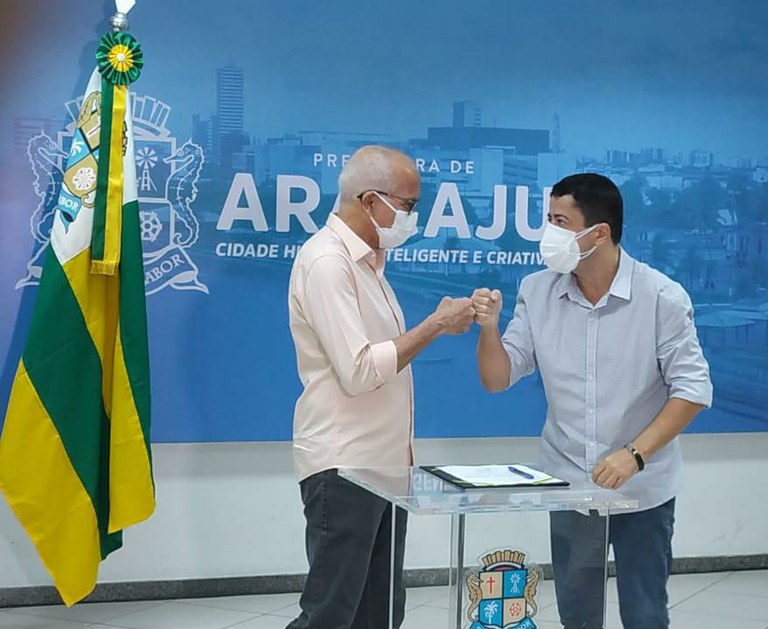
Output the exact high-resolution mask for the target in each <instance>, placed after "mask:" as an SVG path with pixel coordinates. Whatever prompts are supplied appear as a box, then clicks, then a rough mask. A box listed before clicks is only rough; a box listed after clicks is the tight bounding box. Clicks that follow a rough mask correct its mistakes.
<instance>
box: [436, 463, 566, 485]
mask: <svg viewBox="0 0 768 629" xmlns="http://www.w3.org/2000/svg"><path fill="white" fill-rule="evenodd" d="M510 468H513V469H515V470H517V471H518V472H523V473H524V474H529V475H530V476H532V477H533V478H526V477H525V476H523V475H522V474H518V473H516V472H514V471H512V469H510ZM437 469H439V470H441V471H443V472H446V473H447V474H450V475H451V476H453V477H454V478H456V479H457V480H460V481H464V482H466V483H471V484H472V485H482V486H484V487H500V486H514V485H522V486H527V485H537V486H538V485H551V484H553V483H562V482H563V481H562V480H560V479H559V478H555V477H554V476H551V475H550V474H547V473H546V472H540V471H538V470H534V469H533V468H530V467H528V466H526V465H445V466H441V467H438V468H437Z"/></svg>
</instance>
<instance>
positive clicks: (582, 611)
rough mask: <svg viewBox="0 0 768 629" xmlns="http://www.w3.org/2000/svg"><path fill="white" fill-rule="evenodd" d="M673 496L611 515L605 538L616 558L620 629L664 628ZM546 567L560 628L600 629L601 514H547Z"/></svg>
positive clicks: (603, 557) (601, 588) (603, 555)
mask: <svg viewBox="0 0 768 629" xmlns="http://www.w3.org/2000/svg"><path fill="white" fill-rule="evenodd" d="M674 521H675V499H674V498H673V499H672V500H670V501H669V502H666V503H664V504H663V505H660V506H658V507H656V508H654V509H649V510H647V511H638V512H636V513H624V514H618V515H612V516H611V517H610V526H609V527H608V528H609V530H608V539H609V543H610V544H611V545H612V546H613V555H614V558H615V560H616V585H617V587H618V591H619V611H620V613H621V623H622V625H623V626H624V629H667V628H668V627H669V615H668V613H667V603H668V599H667V579H668V578H669V571H670V568H671V565H672V532H673V528H674ZM550 525H551V543H552V567H553V569H554V573H555V592H556V595H557V607H558V611H559V613H560V622H561V623H562V624H563V626H564V627H565V629H602V627H603V604H604V579H605V571H604V570H605V568H604V565H605V564H604V562H605V556H606V550H607V549H606V545H605V526H606V520H605V518H604V517H601V516H599V515H597V513H591V514H590V515H589V516H585V515H581V514H580V513H577V512H575V511H559V512H553V513H551V514H550Z"/></svg>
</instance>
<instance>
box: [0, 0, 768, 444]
mask: <svg viewBox="0 0 768 629" xmlns="http://www.w3.org/2000/svg"><path fill="white" fill-rule="evenodd" d="M95 9H96V10H95ZM0 11H2V15H1V16H0V18H1V19H0V23H2V26H0V29H1V30H0V53H1V54H2V59H1V61H2V62H1V63H0V85H2V92H3V98H2V102H0V251H1V252H2V253H1V257H0V357H2V359H3V370H2V374H1V375H0V414H2V415H4V412H5V405H6V403H7V398H8V393H9V391H10V386H11V382H12V379H13V372H14V370H15V366H16V363H17V361H18V358H19V355H20V352H21V349H22V347H23V342H24V338H25V332H26V326H27V321H28V318H29V313H30V309H31V305H32V302H33V298H34V293H35V285H36V283H37V275H36V274H37V273H38V272H39V266H40V261H39V256H40V254H41V252H43V251H44V250H45V245H46V238H47V229H49V227H50V225H48V224H47V221H46V220H45V218H44V217H45V215H46V210H49V209H50V207H51V206H50V202H49V201H48V200H47V199H46V196H45V195H46V190H47V186H48V184H49V182H50V181H51V180H52V179H55V178H56V177H58V176H60V175H61V166H62V162H61V155H62V154H63V152H64V151H66V150H67V148H68V141H69V140H68V130H69V129H71V123H72V117H71V116H72V114H73V112H74V111H76V108H77V103H76V99H77V98H78V97H79V96H80V95H81V93H82V91H83V89H84V87H85V84H86V82H87V78H88V75H89V74H90V72H91V70H92V66H93V61H92V55H93V51H94V50H95V46H96V41H97V39H98V37H99V36H100V35H101V34H102V33H103V32H104V30H105V29H106V26H107V18H108V17H109V15H110V14H111V13H112V12H113V3H112V2H111V1H105V2H102V3H94V2H93V0H69V1H68V2H67V3H61V2H56V3H54V2H49V1H47V0H25V2H24V3H23V4H22V3H13V6H12V8H11V3H2V5H1V8H0ZM11 13H13V15H10V14H11ZM131 20H132V29H131V30H132V32H133V33H134V34H135V35H136V36H137V37H138V38H139V39H140V41H141V42H142V44H143V47H144V51H145V56H146V67H145V70H144V72H143V74H142V77H141V79H140V80H139V82H138V83H137V84H136V85H135V89H134V99H133V101H132V107H133V112H134V117H135V121H136V122H135V126H136V131H137V166H138V173H139V181H140V196H141V203H142V206H141V207H142V230H143V231H142V236H143V239H144V245H145V264H146V278H147V280H146V283H147V293H148V309H149V327H150V336H151V338H150V341H151V356H152V376H153V397H154V400H153V413H154V425H153V439H154V440H155V441H233V440H251V439H255V440H278V439H288V438H290V432H291V420H292V412H293V405H294V402H295V399H296V397H297V395H298V394H299V392H300V385H299V381H298V378H297V375H296V367H295V358H294V353H293V347H292V344H291V340H290V335H289V331H288V325H287V304H286V298H287V282H288V275H289V272H290V265H291V262H292V259H293V256H294V255H295V252H296V247H297V246H298V245H300V244H301V243H302V242H303V241H305V240H306V239H307V238H308V237H309V235H310V234H311V233H312V232H314V231H315V230H316V229H317V227H318V226H322V225H323V223H324V222H325V219H326V217H327V215H328V213H329V212H330V211H331V209H332V208H333V206H334V203H335V200H336V193H337V185H336V178H337V176H338V173H339V169H340V167H341V165H342V164H343V162H344V159H345V156H349V155H350V154H351V153H352V152H354V150H355V149H356V148H357V147H359V146H361V145H363V144H367V143H372V142H375V143H382V144H387V145H390V146H393V147H397V148H400V149H402V150H404V151H406V152H407V153H409V154H411V155H412V156H413V157H414V158H416V159H417V163H418V165H419V167H420V169H421V170H422V177H423V189H422V199H423V202H422V204H421V210H420V221H419V222H420V234H419V236H418V237H417V238H415V239H414V240H413V241H411V242H410V243H409V244H408V245H407V246H406V247H404V248H403V249H401V250H399V251H398V252H397V253H396V254H393V255H392V256H391V259H390V265H389V267H388V274H389V277H390V278H391V281H392V284H393V285H394V287H395V289H396V291H397V292H398V294H399V296H400V300H401V303H402V305H403V309H404V310H405V313H406V317H407V319H408V320H409V322H410V323H411V324H413V323H416V322H418V321H419V320H421V319H422V318H423V317H424V316H426V315H427V314H428V313H429V312H430V311H431V310H432V309H433V308H434V307H435V305H436V303H437V302H438V301H439V298H440V297H441V296H442V295H444V294H450V295H467V294H469V293H470V292H471V290H472V289H473V288H475V287H477V286H480V285H484V286H494V287H499V288H501V289H502V290H503V291H504V293H505V298H506V303H507V304H508V305H509V306H511V305H512V304H513V303H514V297H515V293H516V291H517V287H518V286H519V282H520V279H521V278H522V277H523V276H524V275H526V274H528V273H530V272H533V271H536V270H538V269H540V268H542V267H541V266H540V260H539V259H538V257H537V255H536V251H537V249H538V239H539V238H540V234H541V227H542V214H543V213H544V212H545V211H546V202H547V198H548V191H547V188H548V187H549V186H551V185H552V184H553V183H555V182H556V181H557V180H558V179H559V178H561V177H562V176H564V175H567V174H570V173H572V172H577V171H599V172H602V173H605V174H607V175H609V176H610V177H611V178H612V179H613V180H614V181H615V182H616V183H617V184H618V185H619V186H620V187H621V189H622V192H623V194H624V197H625V203H626V227H625V237H624V242H623V244H624V246H625V248H626V249H627V250H628V251H629V253H630V254H632V255H633V256H635V257H637V258H639V259H641V260H644V261H647V262H648V263H650V264H651V265H653V266H655V267H656V268H659V269H660V270H662V271H663V272H665V273H667V274H669V275H671V276H672V277H673V278H675V279H676V280H677V281H679V282H680V283H681V284H683V285H684V286H685V287H686V289H687V290H688V291H689V292H690V294H691V296H692V298H693V301H694V303H695V307H696V322H697V326H698V330H699V335H700V338H701V340H702V343H703V345H704V347H705V351H706V354H707V357H708V359H709V361H710V364H711V366H712V375H713V380H714V384H715V405H714V408H713V409H712V410H710V411H708V412H706V413H704V414H702V416H701V417H700V418H699V419H698V420H697V421H696V422H695V424H694V425H693V426H692V430H693V431H700V432H720V431H757V430H766V429H768V410H767V409H768V352H767V351H766V349H767V348H768V291H767V290H766V289H767V288H768V226H767V225H766V219H767V217H768V183H766V182H768V146H767V145H766V144H767V141H768V116H766V115H765V112H766V110H767V108H768V83H767V82H766V81H765V77H766V76H768V39H766V37H765V35H764V34H765V32H766V31H768V4H766V3H765V2H764V1H763V0H742V1H740V2H738V3H722V2H715V1H714V0H678V1H677V2H674V3H668V2H645V3H642V5H639V4H638V3H620V2H615V0H586V1H584V2H579V3H573V2H570V1H569V0H550V1H549V2H546V3H542V2H535V1H533V0H521V1H517V2H509V1H507V0H483V1H481V2H471V3H470V2H453V1H448V2H447V1H445V0H421V1H420V2H408V1H406V0H382V1H369V2H363V3H350V2H341V1H336V0H331V1H328V2H322V3H311V2H306V1H301V0H281V1H280V2H266V1H260V2H253V1H245V0H242V1H236V0H221V1H219V2H210V1H207V0H197V1H194V0H193V1H182V0H163V1H162V2H150V1H148V0H139V2H138V5H137V7H136V8H135V9H134V11H133V13H132V14H131ZM510 314H511V312H510V311H506V312H505V315H506V316H507V317H508V316H509V315H510ZM475 342H476V332H475V331H472V332H471V333H469V334H468V335H466V336H464V337H461V338H447V339H441V340H439V341H438V342H436V343H435V344H434V345H433V346H432V347H430V348H429V349H428V350H427V351H426V352H424V353H423V354H422V355H421V356H420V357H419V358H418V359H417V360H416V361H415V364H414V372H415V379H416V409H417V410H416V434H417V436H420V437H444V436H455V437H459V436H461V437H466V436H495V435H536V434H538V433H539V431H540V428H541V425H542V422H543V418H544V413H545V402H544V396H543V393H542V390H541V382H540V380H539V379H538V378H537V377H536V376H533V377H530V378H527V379H525V380H524V381H523V382H521V383H520V384H518V385H517V386H515V387H514V388H513V389H512V390H510V391H509V392H507V393H506V394H503V395H499V396H489V395H486V394H485V393H484V392H483V391H482V389H481V386H480V383H479V379H478V377H477V374H476V368H475V363H474V351H475V349H474V348H475ZM630 359H631V357H630ZM71 377H73V378H76V377H77V374H76V373H73V374H71Z"/></svg>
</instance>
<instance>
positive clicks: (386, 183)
mask: <svg viewBox="0 0 768 629" xmlns="http://www.w3.org/2000/svg"><path fill="white" fill-rule="evenodd" d="M403 165H404V166H406V168H409V169H410V168H413V170H414V171H415V170H416V165H415V164H414V163H413V160H411V158H410V157H408V156H407V155H406V154H405V153H401V152H400V151H395V150H394V149H390V148H387V147H384V146H364V147H362V148H360V149H358V150H357V151H355V154H354V155H352V157H351V158H350V159H349V161H347V163H346V164H345V165H344V168H342V169H341V174H340V175H339V195H340V196H341V202H342V203H350V202H351V201H353V200H354V199H356V198H357V197H358V196H359V195H361V194H362V193H363V192H366V191H368V190H383V191H385V192H387V191H388V190H389V188H390V187H391V184H392V180H393V179H394V177H395V173H396V172H397V171H398V170H400V169H399V168H398V166H403Z"/></svg>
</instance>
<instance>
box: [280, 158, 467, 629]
mask: <svg viewBox="0 0 768 629" xmlns="http://www.w3.org/2000/svg"><path fill="white" fill-rule="evenodd" d="M419 185H420V181H419V173H418V171H417V169H416V166H415V164H414V163H413V161H412V160H411V159H410V158H409V157H407V156H406V155H404V154H403V153H400V152H398V151H394V150H392V149H387V148H384V147H379V146H366V147H363V148H361V149H360V150H358V151H357V152H356V153H355V154H354V155H353V156H352V158H351V159H350V160H349V161H348V162H347V164H346V165H345V166H344V168H343V170H342V172H341V175H340V177H339V194H340V206H339V211H338V213H336V214H331V216H330V217H329V218H328V223H327V224H326V226H325V227H324V228H323V229H321V230H320V231H319V232H318V233H316V234H315V235H314V236H312V237H311V238H310V239H309V240H308V241H307V242H306V243H305V244H304V246H303V247H302V248H301V250H300V251H299V254H298V256H297V257H296V260H295V262H294V265H293V271H292V273H291V280H290V288H289V298H288V299H289V314H290V326H291V334H292V336H293V341H294V344H295V346H296V357H297V361H298V370H299V375H300V377H301V382H302V384H303V385H304V391H303V393H302V394H301V396H300V397H299V399H298V401H297V403H296V411H295V415H294V427H293V452H294V462H295V466H296V472H297V476H298V478H299V485H300V488H301V497H302V502H303V503H304V515H305V517H306V520H307V530H306V548H307V558H308V560H309V575H308V577H307V582H306V585H305V587H304V592H303V593H302V596H301V600H300V606H301V613H300V615H299V617H298V618H296V619H295V620H294V621H292V622H291V623H290V624H289V625H288V629H378V628H380V627H381V628H384V627H387V626H388V615H389V614H388V612H389V582H390V544H391V531H392V518H393V517H395V518H396V525H397V526H396V539H395V542H394V543H395V545H396V546H395V548H396V560H395V584H396V585H395V589H394V592H395V594H394V626H395V627H399V626H400V624H401V622H402V620H403V616H404V613H405V587H404V585H403V581H402V569H403V553H404V547H405V529H406V514H405V512H404V511H402V510H401V509H396V510H395V513H394V514H393V509H392V507H391V505H390V504H389V503H387V502H386V501H385V500H383V499H381V498H378V497H376V496H374V495H373V494H370V493H368V492H367V491H365V490H364V489H361V488H360V487H358V486H356V485H354V484H353V483H350V482H349V481H347V480H345V479H343V478H341V477H340V476H339V475H338V468H339V467H404V466H408V465H411V464H412V463H413V380H412V377H411V369H410V362H411V361H412V360H413V358H414V357H415V356H416V355H417V354H418V353H419V352H420V351H421V350H423V349H424V348H425V347H427V345H429V343H431V342H432V341H434V340H435V339H436V338H438V337H439V336H441V335H443V334H461V333H464V332H466V331H467V330H468V329H469V327H470V326H471V324H472V321H473V318H474V315H475V311H474V308H473V306H472V301H471V300H470V299H469V298H461V299H451V298H450V297H445V298H443V300H442V301H441V302H440V304H439V305H438V307H437V309H436V310H435V311H434V313H432V314H431V315H429V316H428V317H427V318H426V319H425V320H424V321H422V322H421V323H420V324H419V325H417V326H416V327H414V328H411V329H410V330H408V331H406V327H405V322H404V320H403V313H402V311H401V309H400V306H399V304H398V302H397V298H396V297H395V293H394V292H393V290H392V287H391V286H390V285H389V282H387V279H386V278H385V276H384V261H385V250H386V249H390V248H394V247H398V246H399V245H401V244H403V243H404V242H405V241H406V240H408V238H410V237H411V236H412V235H413V234H415V233H416V220H417V215H416V213H415V211H414V207H415V205H416V203H417V202H418V199H419Z"/></svg>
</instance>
